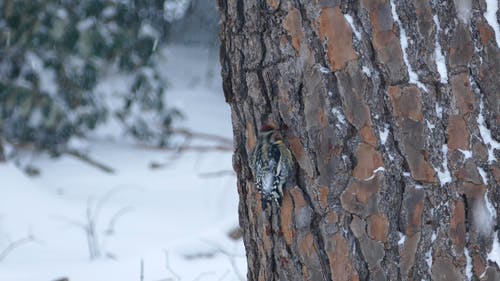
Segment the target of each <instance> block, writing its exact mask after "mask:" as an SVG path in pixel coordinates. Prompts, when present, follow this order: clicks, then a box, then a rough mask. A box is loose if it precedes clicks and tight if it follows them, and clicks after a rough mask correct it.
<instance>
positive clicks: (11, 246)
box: [0, 234, 35, 262]
mask: <svg viewBox="0 0 500 281" xmlns="http://www.w3.org/2000/svg"><path fill="white" fill-rule="evenodd" d="M34 241H35V237H34V236H33V234H29V235H28V236H26V237H23V238H20V239H18V240H16V241H14V242H12V243H10V244H9V245H7V247H6V248H5V249H3V250H2V252H0V262H2V261H3V260H4V259H5V258H6V257H7V256H8V255H9V254H10V253H11V252H12V251H13V250H14V249H16V248H19V247H20V246H22V245H25V244H28V243H30V242H34Z"/></svg>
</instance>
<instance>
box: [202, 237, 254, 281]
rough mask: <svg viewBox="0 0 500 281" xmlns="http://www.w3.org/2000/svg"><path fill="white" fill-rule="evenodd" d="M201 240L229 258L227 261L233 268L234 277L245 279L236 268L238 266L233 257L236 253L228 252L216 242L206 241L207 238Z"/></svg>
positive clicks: (241, 280)
mask: <svg viewBox="0 0 500 281" xmlns="http://www.w3.org/2000/svg"><path fill="white" fill-rule="evenodd" d="M201 241H202V242H204V243H207V244H208V245H210V246H212V247H214V249H215V250H216V251H217V252H219V253H221V254H223V255H224V256H226V257H227V259H228V260H229V263H230V264H231V267H232V268H233V272H234V274H235V275H236V277H237V278H238V280H240V281H243V280H245V278H244V277H243V275H242V274H241V272H240V270H239V269H238V266H237V265H236V259H235V258H236V257H238V255H235V254H232V253H229V252H228V251H227V250H226V249H224V248H223V247H222V246H220V245H219V244H217V243H215V242H212V241H208V240H201Z"/></svg>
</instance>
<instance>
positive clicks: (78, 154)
mask: <svg viewBox="0 0 500 281" xmlns="http://www.w3.org/2000/svg"><path fill="white" fill-rule="evenodd" d="M63 153H65V154H68V155H71V156H73V157H75V158H77V159H79V160H81V161H83V162H85V163H87V164H90V165H92V166H94V167H96V168H98V169H100V170H102V171H104V172H106V173H109V174H113V173H114V172H115V169H113V168H111V167H110V166H107V165H105V164H103V163H100V162H98V161H97V160H95V159H92V158H90V157H89V156H87V155H84V154H83V153H81V152H79V151H77V150H74V149H67V150H65V151H63Z"/></svg>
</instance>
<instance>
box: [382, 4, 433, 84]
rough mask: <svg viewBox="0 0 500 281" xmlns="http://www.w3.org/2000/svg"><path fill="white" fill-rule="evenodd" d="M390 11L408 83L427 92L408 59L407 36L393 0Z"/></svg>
mask: <svg viewBox="0 0 500 281" xmlns="http://www.w3.org/2000/svg"><path fill="white" fill-rule="evenodd" d="M391 12H392V17H393V18H394V21H395V22H396V23H397V24H398V25H399V41H400V44H401V50H402V51H403V61H404V63H405V65H406V68H407V69H408V75H409V77H410V83H413V84H415V85H417V86H418V87H419V88H420V89H422V90H424V92H426V93H427V92H428V89H427V87H425V85H424V84H422V82H420V80H418V75H417V73H416V72H415V71H414V70H413V68H412V66H411V64H410V62H409V60H408V53H407V52H406V49H407V48H408V37H407V36H406V31H405V29H404V28H403V24H402V23H401V20H400V19H399V16H398V13H397V12H396V4H395V3H394V0H391Z"/></svg>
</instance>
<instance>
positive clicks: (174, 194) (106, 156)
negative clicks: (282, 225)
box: [0, 1, 246, 281]
mask: <svg viewBox="0 0 500 281" xmlns="http://www.w3.org/2000/svg"><path fill="white" fill-rule="evenodd" d="M173 2H179V3H181V4H182V3H184V4H185V3H186V1H173ZM194 2H199V3H201V2H200V1H194ZM181 6H182V5H181ZM211 6H212V7H213V5H211ZM193 7H194V10H195V11H194V12H193V11H191V13H190V14H188V15H187V16H186V17H184V18H182V17H180V16H179V18H181V19H180V20H179V24H177V25H176V24H173V25H172V27H171V30H170V37H171V38H173V39H172V42H171V43H169V44H168V45H167V46H166V47H162V49H161V50H160V56H159V58H160V59H159V61H158V62H157V63H158V65H159V68H160V70H161V71H160V72H161V74H162V75H163V76H164V77H163V78H164V79H165V80H166V81H168V85H167V90H166V96H165V97H164V98H165V103H166V104H167V105H168V106H169V107H175V108H176V109H178V110H179V111H180V112H181V113H182V114H183V116H184V118H183V119H182V120H177V121H176V122H175V123H174V126H173V127H174V128H181V129H182V130H180V131H179V132H180V133H177V134H174V136H173V138H172V140H171V141H172V143H173V145H172V146H171V147H170V148H169V149H159V148H157V147H155V146H148V145H140V144H137V142H136V141H134V140H133V139H132V138H130V137H129V136H127V135H126V134H125V130H124V128H123V126H121V124H120V123H119V122H118V121H117V120H116V119H113V118H110V119H109V120H108V121H107V123H105V124H104V125H101V126H100V127H98V129H97V130H95V131H93V132H91V133H90V134H89V135H88V136H87V137H86V138H85V139H81V138H78V137H75V136H73V137H72V138H71V139H70V142H69V145H68V146H69V148H70V149H74V150H76V151H79V152H81V153H83V154H85V155H87V156H89V157H90V158H91V159H94V160H95V161H97V162H99V163H101V164H104V165H106V166H108V167H110V168H112V169H113V170H114V172H113V173H107V172H105V171H102V170H101V169H99V168H97V167H95V166H93V165H90V164H89V163H87V162H85V161H82V159H80V158H78V157H74V156H72V155H69V154H63V155H62V156H61V157H58V158H54V157H51V156H50V155H49V154H47V153H35V152H33V151H32V150H27V151H22V150H21V151H19V150H18V149H17V148H14V147H12V146H11V145H10V144H9V143H6V144H4V145H5V147H4V148H5V150H6V153H5V154H6V155H9V154H11V153H10V152H11V151H13V150H14V149H16V157H15V158H12V159H9V160H8V161H7V162H6V163H0V189H1V191H2V192H1V197H0V280H1V281H55V280H70V281H79V280H81V281H88V280H93V281H100V280H103V281H104V280H106V281H110V280H120V281H127V280H134V281H138V280H147V281H160V280H171V281H178V280H182V281H185V280H186V281H190V280H244V276H246V258H245V252H244V247H243V242H242V240H241V237H240V236H241V235H239V233H238V213H237V205H238V194H237V189H236V178H235V176H234V174H233V172H232V166H231V156H232V143H231V139H232V131H231V121H230V110H229V106H228V105H227V104H226V103H225V102H224V97H223V93H222V87H221V79H220V68H219V61H218V49H217V44H216V43H213V34H212V35H210V34H208V33H206V32H201V33H200V32H198V34H196V32H193V30H196V29H197V27H196V25H198V29H199V25H200V24H202V25H204V26H209V24H212V27H213V23H214V21H213V20H210V18H203V17H202V16H199V15H200V14H205V10H204V9H205V8H203V5H201V6H193ZM213 8H215V7H213ZM196 9H198V11H196ZM181 12H182V13H184V12H185V11H179V13H181ZM200 12H201V13H200ZM211 13H212V14H213V13H215V10H214V11H211ZM207 14H208V13H207ZM173 16H176V15H173ZM176 17H177V16H176ZM193 23H196V24H193ZM189 34H191V35H189ZM215 36H216V35H215ZM42 75H43V74H42ZM131 83H132V81H131V79H130V77H127V76H123V75H122V76H120V75H111V76H109V77H106V78H104V79H103V80H102V81H101V82H100V83H99V84H98V86H97V89H96V92H102V93H105V95H104V96H102V97H101V98H102V100H103V101H105V102H106V103H107V105H106V106H107V107H108V108H111V109H113V107H118V105H115V102H116V101H117V96H118V93H120V92H123V91H126V90H127V88H128V87H130V85H131ZM186 131H187V132H194V133H197V134H195V135H194V136H193V137H191V138H188V137H186V134H184V133H183V132H186ZM23 170H24V171H23ZM26 170H31V171H34V173H33V174H35V176H28V175H27V173H26Z"/></svg>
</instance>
